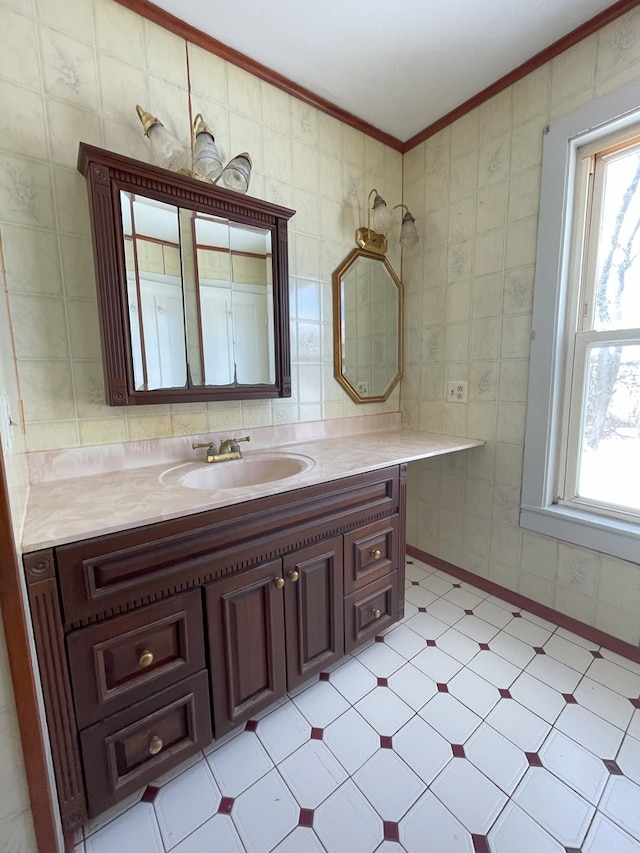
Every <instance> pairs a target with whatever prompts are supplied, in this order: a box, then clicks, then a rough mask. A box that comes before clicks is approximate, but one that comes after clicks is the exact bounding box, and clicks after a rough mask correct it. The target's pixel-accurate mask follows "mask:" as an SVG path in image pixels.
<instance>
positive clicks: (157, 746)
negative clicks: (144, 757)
mask: <svg viewBox="0 0 640 853" xmlns="http://www.w3.org/2000/svg"><path fill="white" fill-rule="evenodd" d="M163 746H164V744H163V743H162V738H159V737H157V736H156V735H154V736H153V737H152V738H151V740H150V741H149V755H157V754H158V753H159V752H160V750H161V749H162V747H163Z"/></svg>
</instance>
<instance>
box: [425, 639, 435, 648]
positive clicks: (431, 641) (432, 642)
mask: <svg viewBox="0 0 640 853" xmlns="http://www.w3.org/2000/svg"><path fill="white" fill-rule="evenodd" d="M435 644H436V641H435V640H427V645H428V646H429V648H430V649H432V648H433V647H434V646H435Z"/></svg>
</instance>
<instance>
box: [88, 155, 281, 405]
mask: <svg viewBox="0 0 640 853" xmlns="http://www.w3.org/2000/svg"><path fill="white" fill-rule="evenodd" d="M78 169H79V171H80V172H82V174H83V175H85V177H86V179H87V185H88V190H89V205H90V212H91V223H92V231H93V243H94V258H95V265H96V276H97V286H98V306H99V311H100V327H101V334H102V345H103V346H102V350H103V360H104V367H105V381H106V387H107V400H108V402H109V403H110V404H111V405H114V406H117V405H141V404H153V403H178V402H195V401H206V400H228V399H256V398H266V397H288V396H290V395H291V369H290V355H289V299H288V263H287V221H288V219H289V218H290V217H291V216H292V215H293V213H294V211H292V210H289V209H288V208H284V207H279V206H277V205H273V204H270V203H269V202H265V201H262V200H260V199H255V198H251V197H249V196H246V195H242V196H241V195H239V194H238V193H234V192H232V191H230V190H226V189H223V188H221V187H217V186H215V185H213V184H208V183H203V182H200V181H197V180H195V179H193V178H190V177H187V176H183V175H180V174H177V173H174V172H169V171H167V170H165V169H160V168H158V167H156V166H152V165H149V164H146V163H140V162H138V161H136V160H131V159H129V158H127V157H122V156H120V155H117V154H113V153H111V152H108V151H102V150H101V149H99V148H93V147H92V146H89V145H85V144H84V143H81V144H80V151H79V155H78Z"/></svg>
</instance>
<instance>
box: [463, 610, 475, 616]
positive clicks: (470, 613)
mask: <svg viewBox="0 0 640 853" xmlns="http://www.w3.org/2000/svg"><path fill="white" fill-rule="evenodd" d="M464 612H465V614H466V615H467V616H473V610H465V611H464Z"/></svg>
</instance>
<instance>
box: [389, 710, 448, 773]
mask: <svg viewBox="0 0 640 853" xmlns="http://www.w3.org/2000/svg"><path fill="white" fill-rule="evenodd" d="M393 748H394V751H395V752H397V753H398V755H399V756H401V758H403V759H404V761H406V763H407V764H408V765H409V767H411V769H412V770H413V771H415V773H417V775H418V776H419V777H420V778H421V779H422V780H423V781H424V782H426V783H427V784H430V783H431V782H432V781H433V780H434V779H435V778H436V776H437V775H438V773H439V772H440V771H441V770H442V769H443V768H444V767H445V766H446V765H447V764H448V763H449V761H451V760H452V758H453V753H452V751H451V744H450V743H449V741H448V740H445V739H444V738H443V737H442V735H440V734H438V732H437V731H436V730H435V729H434V728H433V727H432V726H430V725H429V724H428V723H426V722H425V721H424V720H423V719H421V718H420V717H413V719H411V720H409V722H408V723H407V724H406V725H404V726H403V727H402V728H401V729H400V731H399V732H398V733H397V734H396V735H394V736H393Z"/></svg>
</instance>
